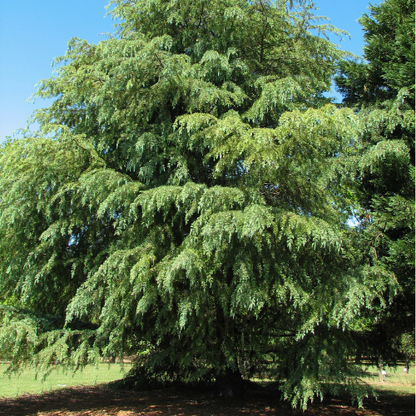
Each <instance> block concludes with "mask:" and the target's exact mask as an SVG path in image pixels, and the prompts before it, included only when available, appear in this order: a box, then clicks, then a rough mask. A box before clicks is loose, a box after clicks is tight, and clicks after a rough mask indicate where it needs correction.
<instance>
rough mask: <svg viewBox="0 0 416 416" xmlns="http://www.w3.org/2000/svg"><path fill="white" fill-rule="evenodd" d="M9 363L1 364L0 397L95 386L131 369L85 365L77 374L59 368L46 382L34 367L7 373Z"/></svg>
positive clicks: (114, 365) (127, 366)
mask: <svg viewBox="0 0 416 416" xmlns="http://www.w3.org/2000/svg"><path fill="white" fill-rule="evenodd" d="M7 367H8V365H7V364H0V398H15V397H18V396H22V395H24V394H41V393H45V392H48V391H51V390H57V389H62V388H66V387H75V386H82V385H84V386H94V385H97V384H103V383H108V382H110V381H114V380H117V379H120V378H122V377H123V375H124V374H125V373H126V372H127V371H128V370H129V369H130V365H129V364H124V367H121V366H120V365H118V364H111V365H109V364H99V365H98V367H95V366H93V365H90V366H87V367H85V368H84V369H83V370H82V371H78V372H76V373H75V374H73V373H72V372H63V371H62V369H59V368H57V369H56V370H54V371H52V373H51V374H50V375H49V376H48V377H47V378H46V380H45V381H44V382H42V381H40V380H37V379H36V372H35V370H34V369H30V368H28V369H24V370H23V371H22V372H21V373H20V374H18V375H16V374H12V375H11V376H9V375H5V374H4V372H5V370H6V369H7Z"/></svg>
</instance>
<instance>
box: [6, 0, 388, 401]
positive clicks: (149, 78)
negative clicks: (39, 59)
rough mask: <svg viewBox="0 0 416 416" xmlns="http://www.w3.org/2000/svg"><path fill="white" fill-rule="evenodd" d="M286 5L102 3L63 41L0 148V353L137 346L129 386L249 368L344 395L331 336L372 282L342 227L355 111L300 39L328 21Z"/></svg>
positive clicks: (344, 378)
mask: <svg viewBox="0 0 416 416" xmlns="http://www.w3.org/2000/svg"><path fill="white" fill-rule="evenodd" d="M293 3H294V4H293V7H292V8H289V7H288V6H287V4H286V2H283V1H276V2H274V3H270V2H267V1H250V2H247V1H245V0H244V1H243V0H216V1H209V2H208V1H206V0H199V1H196V2H181V1H177V0H172V1H160V0H151V1H141V0H138V1H122V0H117V1H113V2H112V3H111V4H112V5H114V6H115V8H114V10H113V11H112V13H113V15H114V16H115V17H117V18H120V19H121V23H120V24H119V26H118V33H117V35H116V36H115V37H110V38H109V39H108V40H106V41H103V42H100V43H99V44H98V45H92V44H88V43H87V42H85V41H82V40H79V39H73V40H71V41H70V43H69V47H68V51H67V54H66V55H65V56H64V57H62V58H59V59H58V60H57V63H60V64H62V65H61V66H60V67H59V69H58V74H57V77H55V78H52V79H49V80H43V81H42V82H41V83H40V85H39V91H38V93H37V96H38V97H53V98H55V100H54V102H53V103H52V104H51V106H50V107H49V108H47V109H44V110H42V111H38V112H37V113H36V114H35V116H34V119H35V120H36V121H37V122H38V123H39V125H40V128H39V131H38V133H37V134H35V135H33V136H32V137H30V138H28V139H27V140H21V141H16V142H11V143H7V144H6V145H5V146H3V147H2V153H1V156H0V175H1V176H0V192H1V201H0V210H1V211H0V215H1V216H0V237H1V238H0V241H1V243H0V244H1V250H0V251H1V255H2V259H1V260H2V261H1V264H0V294H1V295H0V296H1V298H0V299H1V302H2V304H1V313H2V318H1V319H2V326H1V327H0V353H1V354H2V355H3V356H6V357H7V358H9V359H10V360H12V363H13V365H15V366H17V365H18V364H19V363H21V362H30V361H32V362H34V363H40V365H41V366H43V367H47V366H48V365H49V364H50V363H54V362H56V361H57V360H59V362H61V363H62V364H63V365H67V366H75V368H77V367H79V366H82V365H84V364H85V363H87V362H88V361H90V360H92V359H98V358H99V357H100V356H103V355H104V356H113V355H120V356H121V355H122V354H125V353H129V354H136V355H140V354H142V355H141V357H142V361H141V362H140V364H141V367H140V369H139V370H138V371H141V372H142V373H143V374H145V375H146V376H147V381H149V380H150V379H152V378H155V377H156V378H158V379H159V380H160V379H168V380H175V379H181V380H188V381H192V380H193V381H198V380H211V379H215V380H216V381H217V383H218V385H219V387H220V389H221V390H222V393H223V394H224V395H229V396H236V395H241V394H242V391H243V384H242V376H245V377H248V376H250V374H251V373H252V372H253V371H257V372H259V371H260V370H261V369H262V367H261V366H262V364H264V363H266V364H267V365H265V366H264V369H265V370H267V376H268V377H272V378H275V379H277V380H278V381H280V383H281V384H280V386H281V390H282V391H283V393H284V397H285V398H288V399H290V400H291V401H292V403H293V404H294V405H297V404H301V405H302V406H303V407H306V405H307V403H308V401H309V400H312V399H313V398H314V397H315V396H318V397H321V398H322V397H323V395H324V394H325V393H326V392H328V391H330V392H332V393H338V392H339V391H340V390H342V389H344V388H346V389H348V390H349V391H350V392H351V393H352V394H353V396H354V397H357V398H360V397H361V396H362V392H361V391H360V389H359V387H360V386H359V383H358V381H357V380H356V379H355V378H354V375H355V374H356V373H355V372H356V370H357V369H356V368H355V367H354V366H351V365H348V363H347V361H346V355H347V352H348V348H349V345H350V342H351V340H350V338H349V335H348V333H347V332H344V330H345V329H347V328H348V325H349V324H350V322H351V321H352V320H354V319H355V317H356V315H357V314H358V313H359V312H360V310H361V309H362V307H363V306H367V307H371V305H372V301H373V299H374V297H377V296H379V297H380V295H381V294H383V293H384V292H385V291H386V290H387V287H389V285H390V284H391V283H392V282H391V278H390V275H389V274H385V275H380V274H377V273H373V272H372V270H370V271H367V272H365V273H362V272H361V268H362V267H361V266H360V264H359V263H357V262H356V261H355V259H356V257H357V254H356V253H355V251H354V250H355V249H354V246H353V245H352V244H351V239H350V238H349V236H348V234H349V231H348V226H346V221H347V218H348V212H347V210H348V207H349V205H350V202H349V200H348V199H347V198H346V197H345V196H344V195H345V192H344V190H345V189H344V188H343V186H344V182H341V181H340V180H339V178H340V176H341V175H342V172H343V165H344V156H347V155H348V154H349V153H350V152H351V146H350V141H351V140H353V139H354V137H355V134H356V127H357V126H356V117H355V115H354V113H353V112H352V111H350V110H348V109H340V110H338V109H336V108H335V107H334V106H332V105H330V104H328V100H327V99H325V98H324V97H323V95H322V93H323V92H324V91H325V90H327V89H329V87H330V84H331V77H332V76H333V74H334V72H335V69H336V64H337V62H339V60H340V59H341V58H343V57H344V54H343V53H342V52H340V51H339V50H338V49H337V47H336V46H334V45H333V44H332V43H330V42H329V41H328V40H327V39H326V38H324V37H318V36H316V35H314V34H312V33H311V31H312V30H314V29H317V30H319V31H320V32H321V33H325V32H327V31H332V32H335V33H337V30H336V29H334V28H332V27H330V26H320V25H318V24H317V23H316V22H315V21H314V18H313V13H312V11H313V8H312V5H311V4H309V2H304V1H302V2H299V3H296V4H295V2H293ZM380 302H381V303H382V302H384V299H383V298H382V297H380ZM150 381H151V380H150Z"/></svg>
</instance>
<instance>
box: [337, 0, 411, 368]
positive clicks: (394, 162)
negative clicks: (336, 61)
mask: <svg viewBox="0 0 416 416" xmlns="http://www.w3.org/2000/svg"><path fill="white" fill-rule="evenodd" d="M414 10H415V2H414V0H385V1H383V2H382V3H381V4H379V5H377V6H370V15H367V14H365V15H364V16H363V17H362V18H361V20H360V23H361V24H362V26H363V29H364V38H365V47H364V52H365V53H364V57H365V59H366V62H356V61H346V62H344V63H343V64H342V65H341V74H340V76H339V77H338V78H337V84H338V87H339V89H340V91H341V92H342V93H344V96H345V98H344V102H345V103H346V104H347V105H349V106H355V107H356V108H357V109H359V116H360V119H361V121H360V122H361V135H362V140H361V143H360V146H357V152H358V155H359V156H358V161H357V167H358V169H357V175H356V184H357V194H356V195H357V198H358V202H359V204H360V206H361V212H360V214H361V220H360V235H361V244H362V247H363V250H362V251H363V254H364V260H365V261H366V262H368V264H369V266H370V267H371V268H378V269H379V270H380V273H394V275H395V277H396V279H397V280H398V282H399V284H400V291H399V292H398V293H397V294H396V295H395V298H394V300H393V302H391V303H390V304H389V306H388V307H387V308H383V309H382V310H380V311H378V312H377V313H376V314H375V315H372V316H371V320H370V322H369V325H366V328H367V331H366V332H365V336H364V338H362V339H361V343H362V345H361V348H367V353H370V354H372V355H373V356H374V358H375V359H377V360H378V359H379V360H380V365H383V361H386V360H388V359H394V358H395V356H396V355H397V354H396V353H397V352H400V351H403V345H402V344H403V343H402V342H401V338H403V341H405V344H406V345H407V344H409V342H408V338H409V336H410V337H413V339H414V323H415V322H414V321H415V315H414V310H415V280H414V279H415V239H414V233H415V227H414V222H415V201H414V197H415V195H414V189H415V176H414V175H415V169H414V167H415V154H414V152H415V111H414V110H415V78H414V77H415V30H414V25H415V13H414ZM363 341H365V342H364V343H363ZM368 348H369V349H368ZM413 351H414V348H413Z"/></svg>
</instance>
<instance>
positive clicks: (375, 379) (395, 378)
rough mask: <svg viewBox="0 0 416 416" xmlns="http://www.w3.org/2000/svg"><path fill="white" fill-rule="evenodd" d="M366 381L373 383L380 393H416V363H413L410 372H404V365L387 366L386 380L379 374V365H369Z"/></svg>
mask: <svg viewBox="0 0 416 416" xmlns="http://www.w3.org/2000/svg"><path fill="white" fill-rule="evenodd" d="M365 368H366V377H365V378H364V381H365V382H367V383H369V384H371V385H372V386H373V388H374V389H375V390H376V391H377V392H380V393H391V394H398V395H404V394H415V364H414V363H411V366H410V370H409V374H406V373H405V372H404V365H403V364H399V365H398V366H397V367H396V368H394V367H391V368H389V367H387V368H386V371H387V376H386V381H384V380H383V377H382V376H381V375H380V374H379V372H378V369H377V367H375V366H368V367H365Z"/></svg>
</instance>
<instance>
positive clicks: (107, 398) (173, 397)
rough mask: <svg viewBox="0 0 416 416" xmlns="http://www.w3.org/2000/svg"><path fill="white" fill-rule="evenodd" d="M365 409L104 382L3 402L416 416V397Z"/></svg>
mask: <svg viewBox="0 0 416 416" xmlns="http://www.w3.org/2000/svg"><path fill="white" fill-rule="evenodd" d="M364 405H365V409H357V407H356V406H351V402H350V400H348V399H334V398H333V399H326V400H324V402H322V403H314V404H312V405H311V406H310V408H308V410H307V411H305V412H302V411H301V410H293V409H292V408H291V406H290V404H288V403H286V402H282V401H281V400H279V399H278V398H276V397H274V396H272V395H270V394H267V395H265V394H260V393H258V392H252V393H249V394H248V397H247V399H246V400H244V401H237V400H230V399H222V398H221V397H218V396H216V395H214V394H213V393H212V392H193V391H192V390H183V389H166V390H155V391H146V392H131V391H122V390H114V389H109V388H106V387H103V386H98V387H82V388H72V389H66V390H58V391H54V392H51V393H47V394H43V395H39V396H34V395H31V396H23V397H19V398H17V399H3V400H0V415H4V416H23V415H24V416H32V415H36V416H46V415H52V416H57V415H59V416H78V415H80V416H87V415H88V416H103V415H114V416H134V415H149V416H153V415H157V416H165V415H178V416H179V415H180V416H191V415H195V416H196V415H198V416H199V415H200V416H203V415H204V416H210V415H215V416H238V415H244V416H247V415H257V416H260V415H264V416H271V415H279V416H289V415H290V416H301V415H302V416H318V415H322V416H335V415H337V416H338V415H341V416H349V415H356V416H399V415H400V416H410V415H415V396H414V395H407V396H397V395H396V396H388V395H384V396H380V397H379V398H378V401H376V400H375V399H368V400H366V401H365V403H364Z"/></svg>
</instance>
